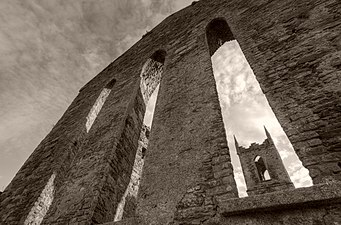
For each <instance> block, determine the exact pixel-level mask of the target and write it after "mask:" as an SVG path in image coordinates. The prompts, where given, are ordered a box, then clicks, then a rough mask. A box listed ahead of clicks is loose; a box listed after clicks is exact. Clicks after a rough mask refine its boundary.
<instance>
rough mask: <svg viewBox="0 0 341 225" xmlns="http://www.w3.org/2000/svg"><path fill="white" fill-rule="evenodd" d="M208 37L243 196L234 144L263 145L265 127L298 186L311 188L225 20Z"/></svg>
mask: <svg viewBox="0 0 341 225" xmlns="http://www.w3.org/2000/svg"><path fill="white" fill-rule="evenodd" d="M206 37H207V44H208V47H209V53H210V56H211V60H212V67H213V72H214V77H215V81H216V85H217V92H218V96H219V101H220V106H221V109H222V116H223V121H224V126H225V131H226V134H227V139H228V144H229V149H230V154H231V162H232V165H233V168H234V176H235V180H236V184H237V188H238V194H239V196H240V197H244V196H247V194H246V184H245V180H244V177H243V174H242V170H241V166H240V162H239V159H238V156H237V154H236V150H235V146H234V144H233V143H234V142H233V134H236V135H237V136H238V137H239V139H240V141H241V144H242V145H244V146H248V145H250V144H251V143H253V142H258V143H262V141H263V140H264V134H263V131H262V129H261V127H262V125H264V124H265V125H266V126H267V127H269V128H270V130H271V132H272V133H273V134H274V135H273V138H274V142H275V144H276V146H278V150H279V153H280V155H281V157H282V159H283V162H284V165H285V167H286V169H287V171H288V173H289V175H290V178H291V180H292V182H293V183H294V185H295V186H296V187H304V186H311V185H312V180H311V178H310V176H309V172H308V170H307V169H306V168H304V167H303V166H302V163H301V162H300V160H299V159H298V157H297V155H296V153H295V151H294V149H293V147H292V145H291V144H290V141H289V139H288V138H287V136H286V134H285V133H284V131H283V129H282V127H281V125H280V124H279V122H278V120H277V118H276V116H275V115H274V113H273V112H272V109H271V107H270V106H269V104H268V102H267V99H266V97H265V95H264V94H263V93H262V90H261V88H260V86H259V84H258V81H257V80H256V78H255V75H254V74H253V71H252V69H251V67H250V65H249V64H248V62H247V61H246V58H245V56H244V55H243V53H242V51H241V49H240V47H239V44H238V42H237V41H236V40H235V37H234V35H233V33H232V31H231V30H230V28H229V26H228V24H227V22H226V20H225V19H224V18H217V19H214V20H212V21H211V22H210V23H209V24H208V25H207V28H206ZM266 172H267V170H266V171H264V173H263V176H264V178H265V179H267V178H269V179H270V176H269V177H267V176H268V175H267V174H266Z"/></svg>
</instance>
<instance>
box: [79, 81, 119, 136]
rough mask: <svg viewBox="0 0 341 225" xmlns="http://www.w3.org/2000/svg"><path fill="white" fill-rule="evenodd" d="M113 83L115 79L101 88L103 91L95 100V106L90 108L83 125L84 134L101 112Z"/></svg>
mask: <svg viewBox="0 0 341 225" xmlns="http://www.w3.org/2000/svg"><path fill="white" fill-rule="evenodd" d="M115 83H116V79H112V80H111V81H110V82H108V83H107V84H106V85H105V87H104V88H103V90H102V91H101V93H100V94H99V96H98V98H97V99H96V102H95V104H94V105H93V106H92V108H91V110H90V112H89V114H88V115H87V117H86V124H85V127H86V132H89V130H90V128H91V127H92V125H93V123H94V122H95V120H96V118H97V116H98V114H99V112H100V111H101V109H102V107H103V105H104V103H105V101H106V100H107V98H108V96H109V94H110V92H111V90H112V88H113V87H114V85H115Z"/></svg>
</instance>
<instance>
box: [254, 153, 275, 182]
mask: <svg viewBox="0 0 341 225" xmlns="http://www.w3.org/2000/svg"><path fill="white" fill-rule="evenodd" d="M255 164H256V168H257V173H258V176H259V179H260V180H261V181H266V180H270V179H271V178H270V175H269V171H268V170H267V168H266V165H265V162H264V160H263V158H262V157H260V156H256V158H255Z"/></svg>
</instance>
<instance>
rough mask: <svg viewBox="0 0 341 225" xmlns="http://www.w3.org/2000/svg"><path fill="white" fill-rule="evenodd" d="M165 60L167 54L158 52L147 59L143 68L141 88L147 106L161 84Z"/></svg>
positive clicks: (161, 51)
mask: <svg viewBox="0 0 341 225" xmlns="http://www.w3.org/2000/svg"><path fill="white" fill-rule="evenodd" d="M165 58H166V52H165V51H163V50H158V51H156V52H155V53H154V54H153V55H152V56H151V57H150V58H149V59H147V62H146V63H145V64H144V66H143V67H142V71H141V74H140V76H141V83H140V88H141V92H142V96H143V99H144V102H145V104H146V105H147V104H148V101H149V98H150V97H151V95H152V94H153V92H154V91H155V89H157V87H158V85H159V84H160V81H161V74H162V71H163V65H164V62H165Z"/></svg>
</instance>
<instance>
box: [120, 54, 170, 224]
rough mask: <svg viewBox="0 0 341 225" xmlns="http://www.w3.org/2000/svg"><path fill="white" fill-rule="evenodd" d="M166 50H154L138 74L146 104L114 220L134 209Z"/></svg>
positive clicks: (131, 212)
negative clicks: (131, 166)
mask: <svg viewBox="0 0 341 225" xmlns="http://www.w3.org/2000/svg"><path fill="white" fill-rule="evenodd" d="M165 57H166V52H165V51H163V50H158V51H156V52H155V53H154V54H153V55H152V56H151V57H150V58H149V59H147V61H146V63H145V64H144V66H143V67H142V71H141V74H140V77H141V82H140V90H141V94H142V96H143V100H144V103H145V105H146V112H145V114H144V119H143V124H144V125H143V127H142V129H141V134H140V138H139V146H138V149H137V151H136V156H135V161H134V166H133V171H132V174H131V177H130V182H129V185H128V187H127V189H126V191H125V193H124V195H123V196H122V198H121V201H120V202H119V204H118V207H117V209H116V214H115V220H114V221H120V220H122V218H128V217H132V216H133V215H134V211H135V209H136V199H137V194H138V189H139V184H140V178H141V175H142V169H143V165H144V160H145V158H146V157H147V155H148V142H149V134H150V127H151V124H152V121H153V115H154V109H155V104H156V100H157V95H158V91H159V87H160V82H161V75H162V72H163V70H164V62H165Z"/></svg>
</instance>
